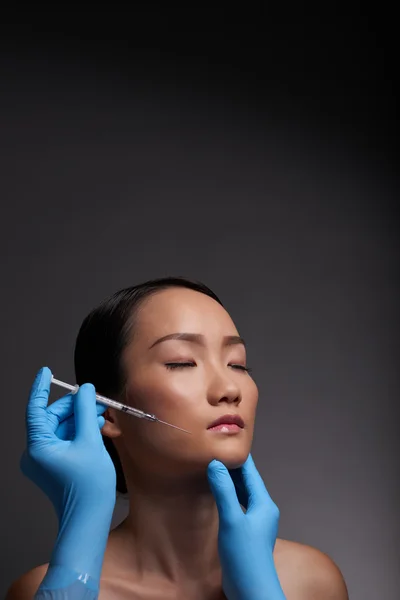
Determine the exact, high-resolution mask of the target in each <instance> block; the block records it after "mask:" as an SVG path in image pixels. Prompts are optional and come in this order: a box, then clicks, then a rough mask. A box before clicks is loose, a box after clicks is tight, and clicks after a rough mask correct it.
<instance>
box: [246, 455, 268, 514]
mask: <svg viewBox="0 0 400 600" xmlns="http://www.w3.org/2000/svg"><path fill="white" fill-rule="evenodd" d="M241 473H242V480H243V485H244V487H245V489H246V492H247V495H248V509H247V510H248V511H251V510H254V509H257V508H258V507H265V505H266V503H268V502H272V498H271V496H270V495H269V493H268V490H267V488H266V487H265V484H264V481H263V479H262V477H261V475H260V473H259V472H258V470H257V468H256V465H255V464H254V460H253V457H252V456H251V454H249V456H248V457H247V460H246V462H245V463H244V465H243V466H242V468H241Z"/></svg>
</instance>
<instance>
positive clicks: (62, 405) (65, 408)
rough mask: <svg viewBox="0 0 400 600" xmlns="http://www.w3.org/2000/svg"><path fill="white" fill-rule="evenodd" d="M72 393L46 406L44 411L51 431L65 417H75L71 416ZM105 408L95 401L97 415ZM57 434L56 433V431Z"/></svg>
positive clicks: (72, 410)
mask: <svg viewBox="0 0 400 600" xmlns="http://www.w3.org/2000/svg"><path fill="white" fill-rule="evenodd" d="M74 395H75V394H66V395H65V396H63V397H62V398H59V399H58V400H56V401H55V402H53V404H51V405H50V406H48V407H47V409H46V412H47V414H48V416H49V419H50V426H51V428H52V430H53V431H56V429H57V428H58V427H59V426H60V424H61V423H62V422H63V421H65V420H66V419H68V420H69V419H70V418H71V417H72V420H74V419H75V417H74V416H73V412H74ZM106 410H107V406H103V405H101V404H99V403H96V412H97V415H101V414H103V413H104V412H105V411H106ZM57 435H58V433H57Z"/></svg>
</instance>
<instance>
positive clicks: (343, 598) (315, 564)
mask: <svg viewBox="0 0 400 600" xmlns="http://www.w3.org/2000/svg"><path fill="white" fill-rule="evenodd" d="M274 561H275V566H276V570H277V573H278V577H279V580H280V582H281V585H282V588H283V591H284V592H285V595H286V597H287V599H288V600H303V599H304V600H306V599H307V600H348V598H349V596H348V592H347V587H346V584H345V581H344V579H343V575H342V573H341V572H340V569H339V567H338V566H337V565H336V563H335V562H334V561H333V560H332V559H331V558H330V557H329V556H328V555H327V554H325V553H324V552H321V550H318V549H317V548H313V547H312V546H308V545H306V544H300V543H298V542H292V541H289V540H283V539H277V540H276V544H275V550H274Z"/></svg>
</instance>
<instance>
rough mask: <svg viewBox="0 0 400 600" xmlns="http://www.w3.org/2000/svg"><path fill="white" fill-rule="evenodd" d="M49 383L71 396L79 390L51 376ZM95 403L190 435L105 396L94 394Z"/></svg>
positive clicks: (153, 416)
mask: <svg viewBox="0 0 400 600" xmlns="http://www.w3.org/2000/svg"><path fill="white" fill-rule="evenodd" d="M51 383H55V384H56V385H58V386H60V387H62V388H65V389H66V390H70V391H71V392H72V393H73V394H76V392H77V391H78V389H79V385H70V384H69V383H65V381H60V380H59V379H56V378H55V377H53V376H52V378H51ZM96 400H97V402H100V404H104V405H105V406H110V407H111V408H115V409H116V410H120V411H122V412H124V413H127V414H129V415H132V416H134V417H138V418H139V419H146V420H147V421H153V423H155V422H157V423H162V424H163V425H168V426H169V427H174V428H175V429H179V430H180V431H184V432H185V433H190V431H187V430H186V429H182V427H178V426H177V425H171V423H167V422H166V421H161V419H158V418H157V417H156V416H155V415H153V414H151V413H147V412H144V411H143V410H139V409H138V408H133V407H132V406H127V405H126V404H122V403H121V402H117V401H116V400H111V398H106V396H101V395H100V394H96Z"/></svg>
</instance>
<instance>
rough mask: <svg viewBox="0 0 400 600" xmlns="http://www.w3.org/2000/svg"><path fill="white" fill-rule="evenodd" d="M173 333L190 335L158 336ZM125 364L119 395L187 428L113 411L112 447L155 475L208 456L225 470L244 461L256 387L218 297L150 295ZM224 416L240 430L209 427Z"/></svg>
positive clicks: (175, 291)
mask: <svg viewBox="0 0 400 600" xmlns="http://www.w3.org/2000/svg"><path fill="white" fill-rule="evenodd" d="M172 334H190V336H189V335H188V336H187V339H185V338H184V337H182V338H181V339H174V338H170V339H165V340H164V341H161V338H164V337H165V336H171V335H172ZM192 336H193V337H192ZM171 363H172V364H171ZM178 363H180V365H181V366H179V365H178ZM123 364H124V368H125V371H126V374H127V386H126V397H125V399H124V401H125V402H126V403H127V404H129V405H130V406H133V407H135V408H140V409H142V410H145V411H146V412H150V413H154V414H155V415H156V416H157V417H158V418H159V419H162V420H163V421H167V422H169V423H172V424H173V425H177V426H178V427H183V428H184V429H187V430H189V431H190V432H191V434H190V435H189V434H187V433H184V432H181V431H179V430H177V429H173V428H171V427H168V426H166V425H162V424H160V423H151V422H149V421H145V420H139V419H136V418H135V417H132V416H129V415H126V414H123V413H117V412H116V411H115V412H114V413H113V414H114V420H115V421H116V423H117V424H118V426H119V428H120V430H121V436H120V437H119V438H118V442H117V447H118V448H119V449H120V448H121V446H120V445H121V444H122V446H123V448H122V454H128V456H129V462H133V464H135V465H136V466H137V467H138V468H139V467H140V468H145V469H148V470H150V471H152V472H154V471H155V470H156V471H158V472H159V473H160V474H162V473H164V474H166V473H168V472H170V471H171V470H172V471H173V472H174V473H176V474H178V473H184V472H191V473H193V471H197V470H199V471H200V470H204V469H205V468H206V466H207V465H208V463H209V462H210V461H211V460H212V459H214V458H217V459H219V460H221V461H222V462H223V463H224V464H225V465H226V466H228V467H230V468H233V467H236V466H240V465H241V464H243V462H244V461H245V460H246V458H247V456H248V454H249V452H250V448H251V443H252V438H253V428H254V418H255V412H256V406H257V400H258V389H257V386H256V384H255V382H254V381H253V379H252V377H251V376H250V375H249V374H248V373H247V372H246V371H245V370H244V368H245V367H246V350H245V346H244V344H243V343H241V340H240V338H239V334H238V331H237V329H236V327H235V325H234V323H233V322H232V319H231V317H230V316H229V314H228V313H227V312H226V310H225V309H224V308H223V307H222V306H221V305H220V304H219V303H218V302H216V301H215V300H213V299H212V298H210V297H209V296H206V295H205V294H202V293H199V292H195V291H193V290H190V289H186V288H169V289H166V290H162V291H160V292H157V293H156V294H154V295H152V296H150V297H149V298H148V299H147V300H145V301H144V303H143V304H142V305H141V307H140V309H139V311H138V313H137V315H136V318H135V324H134V334H133V339H132V342H131V343H130V344H129V346H128V347H127V348H126V350H125V352H124V355H123ZM227 414H229V415H239V416H240V417H241V419H242V420H243V422H244V426H243V428H242V427H239V428H238V430H237V431H235V432H233V433H232V431H229V432H226V431H224V430H210V429H209V426H210V424H211V423H212V422H213V421H215V420H216V419H218V418H219V417H222V416H224V415H227ZM115 441H117V440H115ZM123 462H124V461H123ZM124 468H125V465H124Z"/></svg>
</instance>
